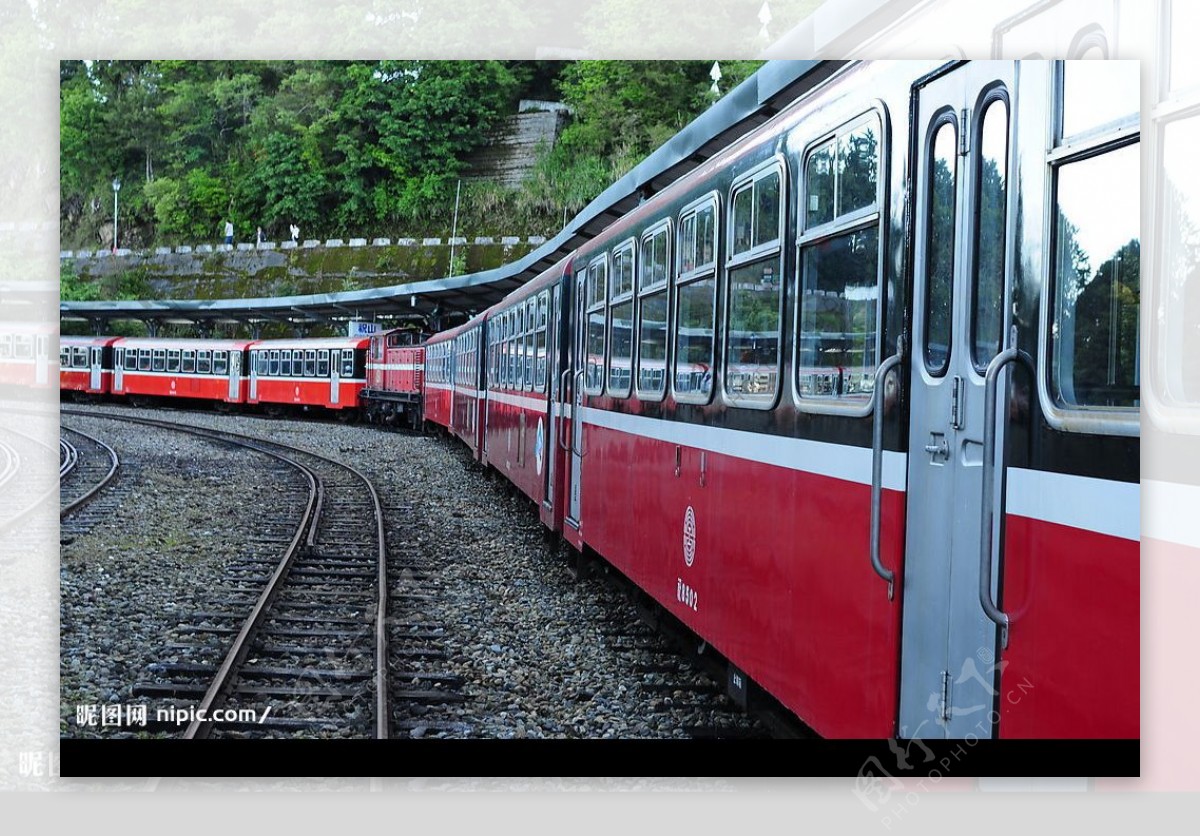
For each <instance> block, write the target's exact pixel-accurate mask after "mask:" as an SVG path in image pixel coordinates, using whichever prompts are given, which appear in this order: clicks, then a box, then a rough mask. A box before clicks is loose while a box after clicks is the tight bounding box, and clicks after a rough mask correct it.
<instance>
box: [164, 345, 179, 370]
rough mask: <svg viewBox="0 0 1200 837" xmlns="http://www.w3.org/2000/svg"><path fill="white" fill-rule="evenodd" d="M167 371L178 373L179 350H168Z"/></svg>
mask: <svg viewBox="0 0 1200 837" xmlns="http://www.w3.org/2000/svg"><path fill="white" fill-rule="evenodd" d="M167 371H168V372H178V371H179V349H169V350H167Z"/></svg>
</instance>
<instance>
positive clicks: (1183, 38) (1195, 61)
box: [1170, 0, 1200, 91]
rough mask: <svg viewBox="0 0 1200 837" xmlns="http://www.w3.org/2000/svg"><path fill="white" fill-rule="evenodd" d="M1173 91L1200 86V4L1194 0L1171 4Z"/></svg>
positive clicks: (1178, 0)
mask: <svg viewBox="0 0 1200 837" xmlns="http://www.w3.org/2000/svg"><path fill="white" fill-rule="evenodd" d="M1170 32H1171V90H1172V91H1174V90H1183V89H1184V88H1188V87H1194V86H1196V85H1197V84H1200V56H1197V54H1196V44H1195V37H1196V33H1197V32H1200V4H1198V3H1195V2H1193V0H1174V2H1172V3H1171V28H1170Z"/></svg>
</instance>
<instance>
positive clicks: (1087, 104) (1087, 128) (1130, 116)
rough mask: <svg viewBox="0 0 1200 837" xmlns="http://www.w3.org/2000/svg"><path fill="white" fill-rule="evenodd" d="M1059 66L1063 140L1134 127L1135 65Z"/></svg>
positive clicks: (1077, 63)
mask: <svg viewBox="0 0 1200 837" xmlns="http://www.w3.org/2000/svg"><path fill="white" fill-rule="evenodd" d="M1176 5H1179V4H1176ZM1061 66H1062V67H1063V70H1062V74H1063V77H1062V85H1063V113H1062V136H1063V137H1064V138H1077V137H1086V136H1088V135H1092V134H1096V133H1101V132H1108V131H1111V130H1114V129H1117V128H1120V127H1123V126H1129V127H1134V128H1136V127H1137V121H1138V103H1139V102H1140V96H1139V75H1140V74H1139V72H1138V68H1139V65H1138V63H1137V62H1136V61H1068V62H1065V63H1063V64H1062V65H1061Z"/></svg>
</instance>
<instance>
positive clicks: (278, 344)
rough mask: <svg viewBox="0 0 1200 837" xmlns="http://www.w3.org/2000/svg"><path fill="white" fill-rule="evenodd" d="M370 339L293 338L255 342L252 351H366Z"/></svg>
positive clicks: (251, 347)
mask: <svg viewBox="0 0 1200 837" xmlns="http://www.w3.org/2000/svg"><path fill="white" fill-rule="evenodd" d="M370 342H371V338H370V337H365V336H364V337H292V338H286V337H284V338H279V339H275V340H255V341H254V342H253V343H252V344H251V346H250V351H256V350H258V349H365V348H366V347H367V344H368V343H370Z"/></svg>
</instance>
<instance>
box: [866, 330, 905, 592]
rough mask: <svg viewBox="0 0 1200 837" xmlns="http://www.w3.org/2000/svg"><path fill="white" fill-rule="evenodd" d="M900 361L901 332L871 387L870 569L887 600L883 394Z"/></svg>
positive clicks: (890, 582) (892, 587)
mask: <svg viewBox="0 0 1200 837" xmlns="http://www.w3.org/2000/svg"><path fill="white" fill-rule="evenodd" d="M903 362H904V335H901V336H900V339H899V340H898V341H897V346H896V354H894V355H892V356H891V357H889V358H888V359H887V360H885V361H884V362H883V363H881V364H879V368H878V369H876V370H875V391H874V392H873V393H871V401H872V402H873V403H872V407H871V409H872V410H874V412H875V417H874V422H873V427H872V433H871V569H873V570H875V574H876V575H878V576H879V577H880V578H882V579H883V580H884V581H886V582H887V586H888V601H891V600H892V599H893V598H894V597H895V595H896V574H895V573H894V572H892V571H891V570H889V569H888V568H887V567H885V566H884V565H883V561H881V560H880V558H879V528H880V525H881V524H880V518H881V516H882V515H881V511H882V505H883V408H884V403H883V398H884V392H883V391H884V384H885V383H886V381H887V375H888V373H889V372H891V371H892V370H893V369H895V368H896V367H897V366H899V365H900V364H901V363H903Z"/></svg>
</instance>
